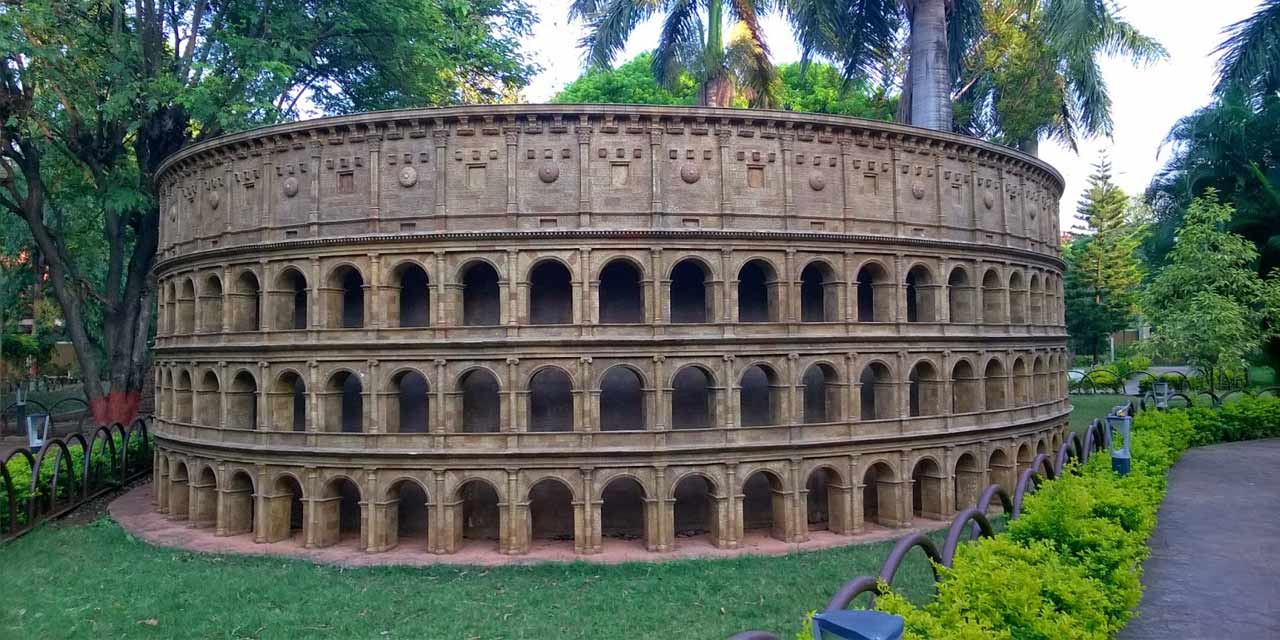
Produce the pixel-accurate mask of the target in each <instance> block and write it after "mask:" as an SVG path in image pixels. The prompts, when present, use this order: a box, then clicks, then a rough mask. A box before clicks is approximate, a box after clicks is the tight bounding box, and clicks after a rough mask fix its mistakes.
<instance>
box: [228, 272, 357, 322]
mask: <svg viewBox="0 0 1280 640" xmlns="http://www.w3.org/2000/svg"><path fill="white" fill-rule="evenodd" d="M361 295H362V296H363V295H364V293H363V291H362V292H361ZM233 300H234V303H235V306H233V307H232V308H231V326H232V327H233V328H234V329H235V330H236V331H258V330H259V329H261V328H262V322H261V318H260V316H259V313H258V310H259V309H261V308H262V286H261V285H259V284H258V276H256V275H254V273H253V272H252V271H241V272H240V276H239V277H237V278H236V288H235V296H234V298H233ZM357 326H359V325H357Z"/></svg>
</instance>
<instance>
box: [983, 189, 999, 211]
mask: <svg viewBox="0 0 1280 640" xmlns="http://www.w3.org/2000/svg"><path fill="white" fill-rule="evenodd" d="M982 206H984V207H986V208H988V209H990V208H991V207H994V206H996V194H994V193H991V190H990V189H987V190H986V191H983V192H982Z"/></svg>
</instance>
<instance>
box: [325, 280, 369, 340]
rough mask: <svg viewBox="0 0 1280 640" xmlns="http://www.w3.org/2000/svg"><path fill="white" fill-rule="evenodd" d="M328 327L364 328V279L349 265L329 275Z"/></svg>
mask: <svg viewBox="0 0 1280 640" xmlns="http://www.w3.org/2000/svg"><path fill="white" fill-rule="evenodd" d="M328 297H329V326H330V327H333V328H341V329H359V328H361V327H363V326H364V277H363V276H361V275H360V272H359V271H357V270H356V269H355V267H352V266H350V265H343V266H341V267H338V268H337V269H334V270H333V273H331V274H329V296H328Z"/></svg>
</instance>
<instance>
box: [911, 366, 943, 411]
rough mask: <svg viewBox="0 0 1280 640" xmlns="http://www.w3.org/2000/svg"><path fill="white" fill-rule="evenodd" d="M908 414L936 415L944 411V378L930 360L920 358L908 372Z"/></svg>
mask: <svg viewBox="0 0 1280 640" xmlns="http://www.w3.org/2000/svg"><path fill="white" fill-rule="evenodd" d="M907 389H908V393H909V394H910V395H909V397H908V415H910V416H912V417H917V416H935V415H938V414H941V413H942V379H941V378H940V377H939V375H938V368H937V367H935V366H934V364H933V363H932V362H930V361H929V360H920V361H919V362H916V363H915V365H914V366H912V367H911V371H910V372H909V373H908V374H907Z"/></svg>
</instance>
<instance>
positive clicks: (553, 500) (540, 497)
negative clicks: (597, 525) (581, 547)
mask: <svg viewBox="0 0 1280 640" xmlns="http://www.w3.org/2000/svg"><path fill="white" fill-rule="evenodd" d="M528 500H529V521H528V527H529V530H528V538H527V539H528V540H530V541H533V540H576V539H577V536H576V535H575V534H576V533H577V532H576V531H575V527H574V519H575V518H574V515H575V514H574V511H575V506H574V502H575V497H574V493H573V489H572V488H571V487H570V486H569V485H568V483H566V482H565V481H564V480H563V479H561V478H558V477H555V476H545V477H543V478H541V479H539V480H538V481H537V482H534V483H533V484H532V485H530V487H529V493H528Z"/></svg>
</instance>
